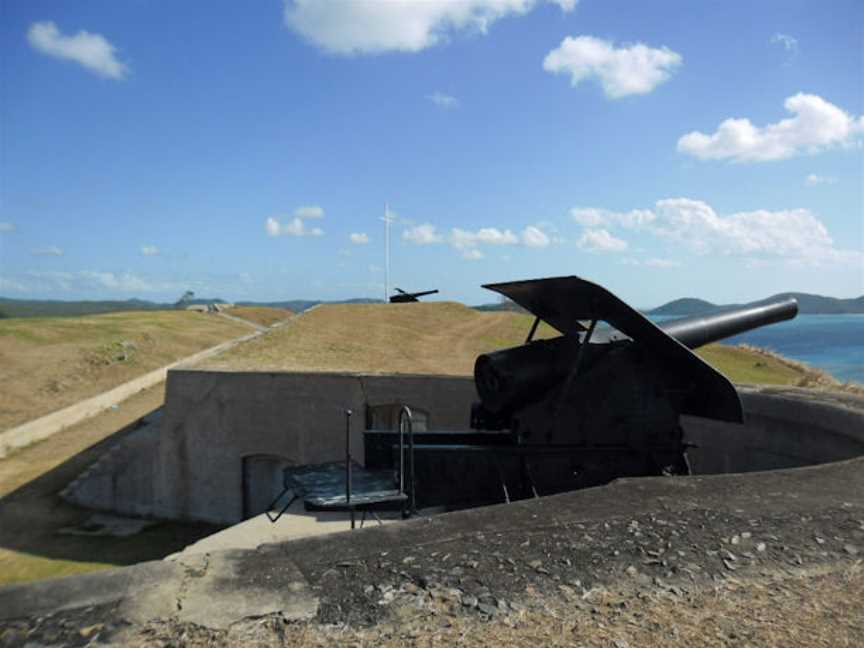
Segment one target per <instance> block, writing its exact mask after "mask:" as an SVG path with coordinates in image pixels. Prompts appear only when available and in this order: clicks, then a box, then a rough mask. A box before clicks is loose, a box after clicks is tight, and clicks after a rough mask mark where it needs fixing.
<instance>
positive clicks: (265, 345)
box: [199, 302, 861, 390]
mask: <svg viewBox="0 0 864 648" xmlns="http://www.w3.org/2000/svg"><path fill="white" fill-rule="evenodd" d="M532 321H533V318H532V316H530V315H525V314H520V313H512V312H478V311H476V310H473V309H471V308H468V307H466V306H463V305H462V304H457V303H452V302H429V303H419V304H387V305H377V304H362V305H357V304H340V305H326V306H319V307H318V308H316V309H314V310H312V311H309V312H307V313H304V314H303V315H302V316H301V317H299V318H297V319H296V320H294V321H293V322H292V323H291V324H290V325H289V326H285V327H282V328H280V329H278V330H274V331H271V332H269V333H267V334H266V335H264V336H262V337H259V338H257V339H255V340H252V341H250V342H247V343H245V344H242V345H240V346H238V347H235V348H234V349H232V350H230V351H228V352H226V353H223V354H221V355H219V356H216V357H213V358H210V359H208V360H206V361H204V362H203V363H201V365H199V366H200V367H201V368H206V369H220V370H226V371H232V370H242V371H357V372H363V373H420V374H424V373H425V374H444V375H471V373H472V372H473V368H474V360H475V358H476V357H477V355H478V354H480V353H485V352H488V351H492V350H495V349H501V348H506V347H510V346H516V345H518V344H522V343H523V342H524V340H525V336H526V334H527V332H528V330H529V328H530V326H531V323H532ZM555 335H557V332H556V331H554V330H553V329H551V328H550V327H548V326H546V325H545V324H544V325H542V326H541V327H540V328H539V329H538V333H537V337H538V338H541V337H553V336H555ZM698 354H699V355H700V356H701V357H702V358H703V359H704V360H705V361H706V362H708V363H709V364H711V365H712V366H713V367H715V368H717V369H718V370H720V371H721V372H723V373H724V374H725V375H727V376H728V377H729V378H730V379H731V380H732V381H734V382H737V383H746V384H762V385H798V386H814V385H819V386H828V387H838V388H841V387H840V383H837V381H834V380H833V379H832V378H831V377H830V376H828V375H827V374H825V373H824V372H821V371H819V370H817V369H813V368H812V367H808V366H807V365H805V364H803V363H800V362H794V361H792V360H787V359H786V358H783V357H781V356H778V355H776V354H772V353H770V352H767V351H762V350H760V349H755V348H752V347H744V346H739V347H731V346H725V345H721V344H712V345H709V346H707V347H705V348H703V349H700V350H699V351H698ZM848 389H850V390H852V389H853V388H852V387H849V388H848ZM858 389H861V388H860V387H859V388H858Z"/></svg>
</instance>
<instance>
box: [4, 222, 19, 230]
mask: <svg viewBox="0 0 864 648" xmlns="http://www.w3.org/2000/svg"><path fill="white" fill-rule="evenodd" d="M16 229H18V228H17V227H15V223H0V232H14V231H15V230H16Z"/></svg>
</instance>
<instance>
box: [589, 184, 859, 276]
mask: <svg viewBox="0 0 864 648" xmlns="http://www.w3.org/2000/svg"><path fill="white" fill-rule="evenodd" d="M573 211H575V212H577V213H580V214H584V213H586V211H585V210H584V209H579V210H573ZM594 211H595V213H596V214H601V215H602V218H601V219H600V221H599V223H596V222H593V221H592V225H597V224H604V225H607V226H609V227H623V228H629V229H632V230H638V231H642V232H646V233H648V234H651V235H654V236H657V237H659V238H662V239H666V240H670V241H674V242H676V243H677V244H679V246H681V247H683V248H685V249H688V250H690V251H691V252H693V253H696V254H712V253H713V254H721V255H732V256H741V257H745V258H750V259H751V260H753V259H763V260H767V261H770V260H774V261H778V260H779V261H783V262H789V263H795V264H806V265H822V264H828V263H838V264H847V263H848V264H852V263H858V264H861V263H864V253H862V251H860V250H843V249H838V248H836V247H835V245H834V241H833V240H832V238H831V236H830V235H829V234H828V229H827V228H826V227H825V225H824V223H822V222H821V221H820V220H819V219H818V218H817V217H816V216H815V215H814V214H813V213H812V212H810V211H809V210H807V209H786V210H779V211H769V210H765V209H760V210H755V211H745V212H737V213H734V214H731V215H728V216H723V215H720V214H718V213H717V212H716V211H715V210H714V209H713V208H712V207H711V206H710V205H708V204H707V203H705V202H703V201H701V200H693V199H690V198H669V199H665V200H660V201H658V202H657V203H656V205H655V208H654V210H653V211H648V210H634V211H632V212H626V213H616V212H612V211H608V210H594ZM634 213H639V214H641V217H640V218H634V217H633V214H634ZM645 214H651V218H648V217H646V216H645ZM595 220H596V219H595ZM597 232H604V233H606V234H608V232H607V231H606V230H595V229H586V231H585V233H584V234H583V236H582V239H580V245H581V246H582V247H587V248H589V249H590V248H591V247H592V246H594V247H602V244H603V241H604V240H605V236H604V235H600V234H597ZM610 236H611V235H610ZM622 243H623V241H622ZM612 245H613V246H614V243H613V244H612ZM607 247H608V246H607ZM621 249H623V248H621ZM649 261H650V260H649ZM646 265H650V264H649V263H647V262H646ZM654 265H655V267H661V264H660V263H659V260H656V261H655V263H654Z"/></svg>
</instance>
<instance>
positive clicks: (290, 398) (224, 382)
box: [153, 371, 476, 523]
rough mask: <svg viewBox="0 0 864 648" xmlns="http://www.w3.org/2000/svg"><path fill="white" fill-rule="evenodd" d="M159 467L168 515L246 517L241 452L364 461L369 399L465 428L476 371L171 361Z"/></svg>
mask: <svg viewBox="0 0 864 648" xmlns="http://www.w3.org/2000/svg"><path fill="white" fill-rule="evenodd" d="M166 391H167V400H166V404H165V415H164V418H163V421H162V429H161V434H160V439H159V445H158V453H157V454H158V456H157V461H156V470H155V474H154V483H155V486H154V502H153V511H154V513H155V514H156V515H158V516H161V517H168V518H185V519H198V520H205V521H212V522H222V523H224V522H237V521H239V520H241V519H243V513H244V511H243V459H244V457H249V456H252V455H271V456H274V457H282V458H284V459H285V461H286V462H287V463H295V464H310V463H323V462H327V461H336V460H340V459H343V458H344V456H345V413H344V412H345V409H346V408H350V409H352V410H353V411H354V415H353V417H352V419H351V441H352V455H353V456H354V457H355V458H357V459H358V460H360V461H362V458H363V454H364V449H363V429H364V427H365V408H366V406H367V405H373V406H374V405H383V404H387V403H394V402H399V403H405V404H408V405H411V406H415V407H418V408H420V409H422V410H425V411H427V412H429V413H430V414H429V426H430V427H431V428H438V429H452V430H461V429H467V427H468V424H469V415H470V407H471V402H472V401H473V400H474V399H475V398H476V395H475V391H474V383H473V380H472V379H471V378H454V377H443V376H410V375H399V376H372V375H357V374H330V373H317V374H315V373H312V374H310V373H305V374H303V373H251V372H250V373H237V372H224V373H223V372H214V371H172V372H169V374H168V384H167V390H166Z"/></svg>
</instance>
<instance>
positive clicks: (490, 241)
mask: <svg viewBox="0 0 864 648" xmlns="http://www.w3.org/2000/svg"><path fill="white" fill-rule="evenodd" d="M518 242H519V238H518V237H517V236H516V235H515V234H514V233H513V232H511V231H510V230H509V229H507V230H499V229H498V228H496V227H482V228H480V229H479V230H477V231H476V232H471V231H468V230H463V229H460V228H458V227H454V228H453V229H451V230H450V238H449V243H450V245H452V246H453V247H455V248H456V249H457V250H462V249H465V248H473V247H477V246H478V245H480V244H481V243H482V244H485V245H515V244H516V243H518Z"/></svg>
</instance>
